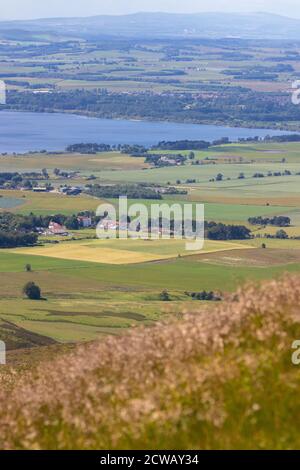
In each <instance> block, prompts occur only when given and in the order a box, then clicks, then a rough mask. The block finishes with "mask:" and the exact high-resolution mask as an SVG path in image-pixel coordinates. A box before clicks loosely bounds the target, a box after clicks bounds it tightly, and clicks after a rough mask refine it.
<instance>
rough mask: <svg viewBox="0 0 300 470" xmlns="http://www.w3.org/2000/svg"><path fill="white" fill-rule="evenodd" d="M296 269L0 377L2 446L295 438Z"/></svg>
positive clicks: (255, 443)
mask: <svg viewBox="0 0 300 470" xmlns="http://www.w3.org/2000/svg"><path fill="white" fill-rule="evenodd" d="M299 302H300V278H299V277H284V278H282V279H281V280H280V281H269V282H267V283H264V284H262V285H261V286H257V285H249V286H248V287H246V288H244V289H243V290H241V291H239V292H237V294H236V295H235V296H234V297H232V298H231V299H228V301H227V302H226V303H224V304H222V305H220V306H218V307H217V308H216V309H215V310H213V311H212V310H211V309H210V310H208V311H205V310H203V309H201V311H198V312H197V311H195V312H193V313H192V314H191V313H190V312H183V314H182V315H180V316H179V317H178V318H177V320H175V321H172V322H171V323H166V324H163V325H160V326H159V327H152V328H138V329H134V330H133V331H132V332H131V333H130V334H128V335H122V336H121V337H118V338H111V337H110V338H107V339H106V340H104V341H102V342H99V343H93V344H90V345H88V346H84V347H82V346H81V347H80V348H78V349H77V350H75V352H72V353H70V354H68V355H62V356H60V357H59V358H58V359H54V360H53V361H52V362H49V363H47V362H44V361H42V363H41V365H40V366H39V367H38V369H37V370H36V369H33V370H32V371H31V372H29V373H24V375H20V376H19V377H18V376H16V375H13V374H12V375H11V376H9V375H6V377H5V380H2V391H1V397H0V398H1V400H2V402H3V403H6V406H5V407H2V408H1V411H0V426H1V429H2V430H3V431H2V432H3V435H2V444H1V446H2V447H3V448H6V449H8V448H18V449H49V448H50V449H53V448H58V449H78V448H81V449H83V448H85V449H96V448H97V449H99V448H105V449H112V448H114V449H116V448H117V449H125V448H126V449H128V448H129V449H138V448H143V449H144V448H153V449H157V448H163V449H165V448H169V449H171V448H172V449H181V448H186V449H187V448H190V449H191V448H192V449H193V448H197V449H211V448H214V449H220V448H223V449H224V448H228V449H231V448H235V449H237V448H259V449H267V448H274V449H282V448H284V449H289V448H298V447H299V444H300V442H299V432H298V423H297V420H296V419H294V417H295V416H297V414H298V413H299V409H300V398H299V393H298V390H299V385H300V370H299V368H297V367H296V366H294V365H292V363H291V355H292V349H291V345H292V343H293V342H294V341H295V340H296V339H299V338H300V322H299V312H298V310H297V306H298V305H299Z"/></svg>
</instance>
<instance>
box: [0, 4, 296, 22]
mask: <svg viewBox="0 0 300 470" xmlns="http://www.w3.org/2000/svg"><path fill="white" fill-rule="evenodd" d="M100 3H101V4H100V5H99V1H98V0H85V1H82V0H76V1H75V2H74V3H72V6H71V8H70V6H69V2H68V0H67V1H66V2H64V3H63V4H62V3H61V2H60V0H52V2H51V4H46V5H45V4H44V5H41V4H40V2H38V0H25V1H24V0H22V1H21V0H11V1H10V2H9V3H6V4H4V5H3V6H2V8H1V16H0V21H17V20H21V21H22V20H37V19H52V18H88V17H94V16H127V15H132V14H138V13H173V14H182V15H184V14H201V13H228V14H257V13H264V14H272V15H279V16H283V17H287V18H299V19H300V5H299V3H298V0H286V1H283V0H281V1H279V2H276V5H274V2H273V1H271V0H264V1H261V0H252V1H250V0H246V1H244V2H243V3H242V4H240V2H239V1H238V0H213V1H210V2H208V1H204V2H201V3H202V5H199V4H198V1H197V0H186V2H185V5H184V7H182V6H181V5H178V2H176V1H175V0H160V1H159V0H152V1H151V2H150V0H140V1H138V0H131V1H130V2H129V4H128V3H127V2H124V0H115V1H114V2H113V4H111V5H107V4H104V3H102V2H100ZM203 3H204V5H203ZM182 10H184V11H182ZM70 13H72V14H70Z"/></svg>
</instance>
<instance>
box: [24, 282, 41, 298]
mask: <svg viewBox="0 0 300 470" xmlns="http://www.w3.org/2000/svg"><path fill="white" fill-rule="evenodd" d="M23 293H24V294H25V295H26V296H27V297H28V299H30V300H41V289H40V288H39V286H37V285H36V284H35V283H34V282H27V284H25V286H24V288H23Z"/></svg>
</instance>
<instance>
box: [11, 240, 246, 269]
mask: <svg viewBox="0 0 300 470" xmlns="http://www.w3.org/2000/svg"><path fill="white" fill-rule="evenodd" d="M241 247H242V245H241V244H239V243H232V242H219V241H210V240H209V241H206V242H205V245H204V249H203V250H201V252H202V253H210V252H215V251H223V250H232V249H239V248H241ZM9 252H11V253H16V254H18V253H20V254H23V255H33V256H45V257H50V258H59V259H64V260H76V261H87V262H92V263H102V264H116V265H120V264H132V263H143V262H149V261H158V260H163V259H170V258H176V257H178V256H188V255H190V254H191V253H192V252H190V251H187V250H186V241H185V240H174V239H173V240H133V239H128V240H118V239H111V240H81V241H73V242H65V243H59V244H55V245H44V246H41V247H32V248H16V249H14V250H9Z"/></svg>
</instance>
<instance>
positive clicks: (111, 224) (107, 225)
mask: <svg viewBox="0 0 300 470" xmlns="http://www.w3.org/2000/svg"><path fill="white" fill-rule="evenodd" d="M118 227H119V223H118V222H116V221H114V220H107V219H104V220H102V222H101V223H100V224H99V225H98V228H100V229H104V230H116V229H117V228H118Z"/></svg>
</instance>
